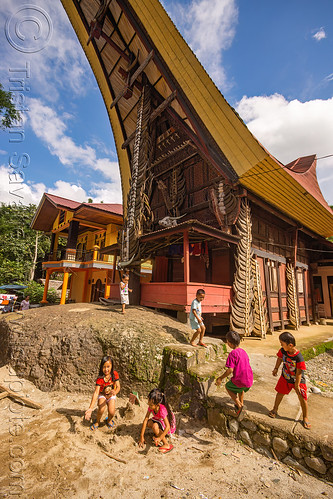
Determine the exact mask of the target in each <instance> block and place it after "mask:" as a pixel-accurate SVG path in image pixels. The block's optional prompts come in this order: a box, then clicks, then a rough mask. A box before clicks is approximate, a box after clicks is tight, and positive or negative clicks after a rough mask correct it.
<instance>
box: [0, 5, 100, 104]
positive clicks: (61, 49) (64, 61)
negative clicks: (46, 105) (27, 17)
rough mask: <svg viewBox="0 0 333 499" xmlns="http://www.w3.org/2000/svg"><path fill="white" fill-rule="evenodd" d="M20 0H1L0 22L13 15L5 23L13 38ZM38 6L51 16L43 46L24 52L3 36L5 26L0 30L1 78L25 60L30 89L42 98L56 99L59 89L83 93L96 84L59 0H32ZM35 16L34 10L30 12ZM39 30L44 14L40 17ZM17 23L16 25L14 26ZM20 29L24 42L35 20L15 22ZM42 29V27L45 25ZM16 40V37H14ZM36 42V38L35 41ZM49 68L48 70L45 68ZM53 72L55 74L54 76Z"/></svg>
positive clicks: (5, 79)
mask: <svg viewBox="0 0 333 499" xmlns="http://www.w3.org/2000/svg"><path fill="white" fill-rule="evenodd" d="M22 4H24V1H23V0H22V1H21V0H2V2H1V11H0V23H1V25H2V26H5V25H6V22H7V21H8V20H10V19H11V18H12V16H13V18H12V19H13V21H12V22H11V24H9V26H11V28H9V34H10V35H11V38H12V39H14V42H15V41H16V38H15V36H17V34H16V33H15V31H14V29H15V20H16V19H19V16H20V15H22V11H21V14H20V11H19V9H22V7H23V5H22ZM35 6H40V7H41V9H43V10H44V11H45V12H46V13H47V14H48V15H49V18H50V19H51V26H52V36H51V37H50V39H49V41H48V43H47V45H46V47H45V48H44V49H43V50H40V51H37V52H33V53H26V52H21V51H19V50H16V49H15V48H13V47H12V46H11V45H10V43H9V41H8V39H7V38H6V37H5V30H2V32H1V34H0V43H1V46H2V63H1V68H2V69H1V71H2V73H1V76H2V77H3V78H2V79H3V81H8V71H9V69H10V68H13V67H15V68H18V67H21V68H22V67H25V65H26V62H29V63H30V67H31V77H30V79H31V85H30V86H31V89H32V90H33V91H34V92H37V91H40V92H41V93H42V94H43V96H44V98H45V99H47V100H49V101H51V102H56V101H57V100H58V99H59V91H60V90H61V89H62V90H64V89H65V90H67V91H70V92H71V93H72V94H74V95H77V96H80V95H81V96H82V95H85V94H86V93H87V92H88V91H89V90H91V89H92V88H93V87H95V86H96V84H95V81H94V78H93V76H92V71H91V69H90V66H89V63H88V60H87V58H86V56H85V54H84V52H83V49H82V47H81V45H80V43H79V41H78V39H77V37H76V35H75V33H74V30H73V28H72V26H71V24H70V22H69V19H68V17H67V14H66V12H65V10H64V8H63V7H62V5H61V2H60V1H57V2H54V1H53V0H34V2H33V7H35ZM32 14H33V15H34V17H35V16H37V17H38V11H35V12H32ZM41 19H42V21H43V23H42V24H41V28H42V31H41V32H42V34H43V28H44V27H45V26H47V24H45V18H44V19H43V17H42V18H41ZM16 27H17V26H16ZM19 29H21V30H23V33H22V34H23V36H24V37H26V40H27V43H29V40H31V39H32V38H33V37H34V36H35V35H36V29H37V27H36V23H35V22H25V23H21V24H20V25H19ZM45 29H46V28H45ZM17 41H18V42H20V40H17ZM36 43H38V40H37V42H36ZM48 68H52V70H48ZM55 75H58V76H56V77H55Z"/></svg>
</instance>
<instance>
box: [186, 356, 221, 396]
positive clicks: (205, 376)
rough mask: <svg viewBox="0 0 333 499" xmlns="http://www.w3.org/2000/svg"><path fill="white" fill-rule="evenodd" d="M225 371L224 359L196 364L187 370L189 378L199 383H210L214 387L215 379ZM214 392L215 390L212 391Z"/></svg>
mask: <svg viewBox="0 0 333 499" xmlns="http://www.w3.org/2000/svg"><path fill="white" fill-rule="evenodd" d="M224 371H225V359H223V360H222V359H220V360H212V361H210V362H207V363H205V364H196V365H195V366H192V367H190V368H189V369H188V373H189V374H190V375H191V376H195V378H196V380H197V381H198V382H199V383H202V382H206V381H207V382H211V383H210V385H212V384H214V385H215V379H216V378H217V377H218V376H220V375H221V374H223V372H224ZM214 391H215V389H214Z"/></svg>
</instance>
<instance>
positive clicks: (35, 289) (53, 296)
mask: <svg viewBox="0 0 333 499" xmlns="http://www.w3.org/2000/svg"><path fill="white" fill-rule="evenodd" d="M43 294H44V286H43V284H38V282H36V281H29V282H28V284H27V288H26V289H25V290H24V295H25V296H28V295H29V296H30V303H32V304H34V303H40V302H41V301H42V299H43ZM57 300H58V297H57V292H56V290H55V289H49V291H48V292H47V301H48V302H49V303H56V302H57Z"/></svg>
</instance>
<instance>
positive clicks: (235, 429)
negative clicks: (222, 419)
mask: <svg viewBox="0 0 333 499" xmlns="http://www.w3.org/2000/svg"><path fill="white" fill-rule="evenodd" d="M228 426H229V430H230V431H231V433H233V434H234V435H236V434H237V432H238V429H239V423H238V421H237V420H236V419H229V421H228Z"/></svg>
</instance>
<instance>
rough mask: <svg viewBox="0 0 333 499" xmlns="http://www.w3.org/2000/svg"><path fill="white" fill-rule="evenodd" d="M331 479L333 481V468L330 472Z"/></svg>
mask: <svg viewBox="0 0 333 499" xmlns="http://www.w3.org/2000/svg"><path fill="white" fill-rule="evenodd" d="M328 474H329V476H330V478H331V479H332V480H333V466H332V467H331V468H330V469H329V470H328Z"/></svg>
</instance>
